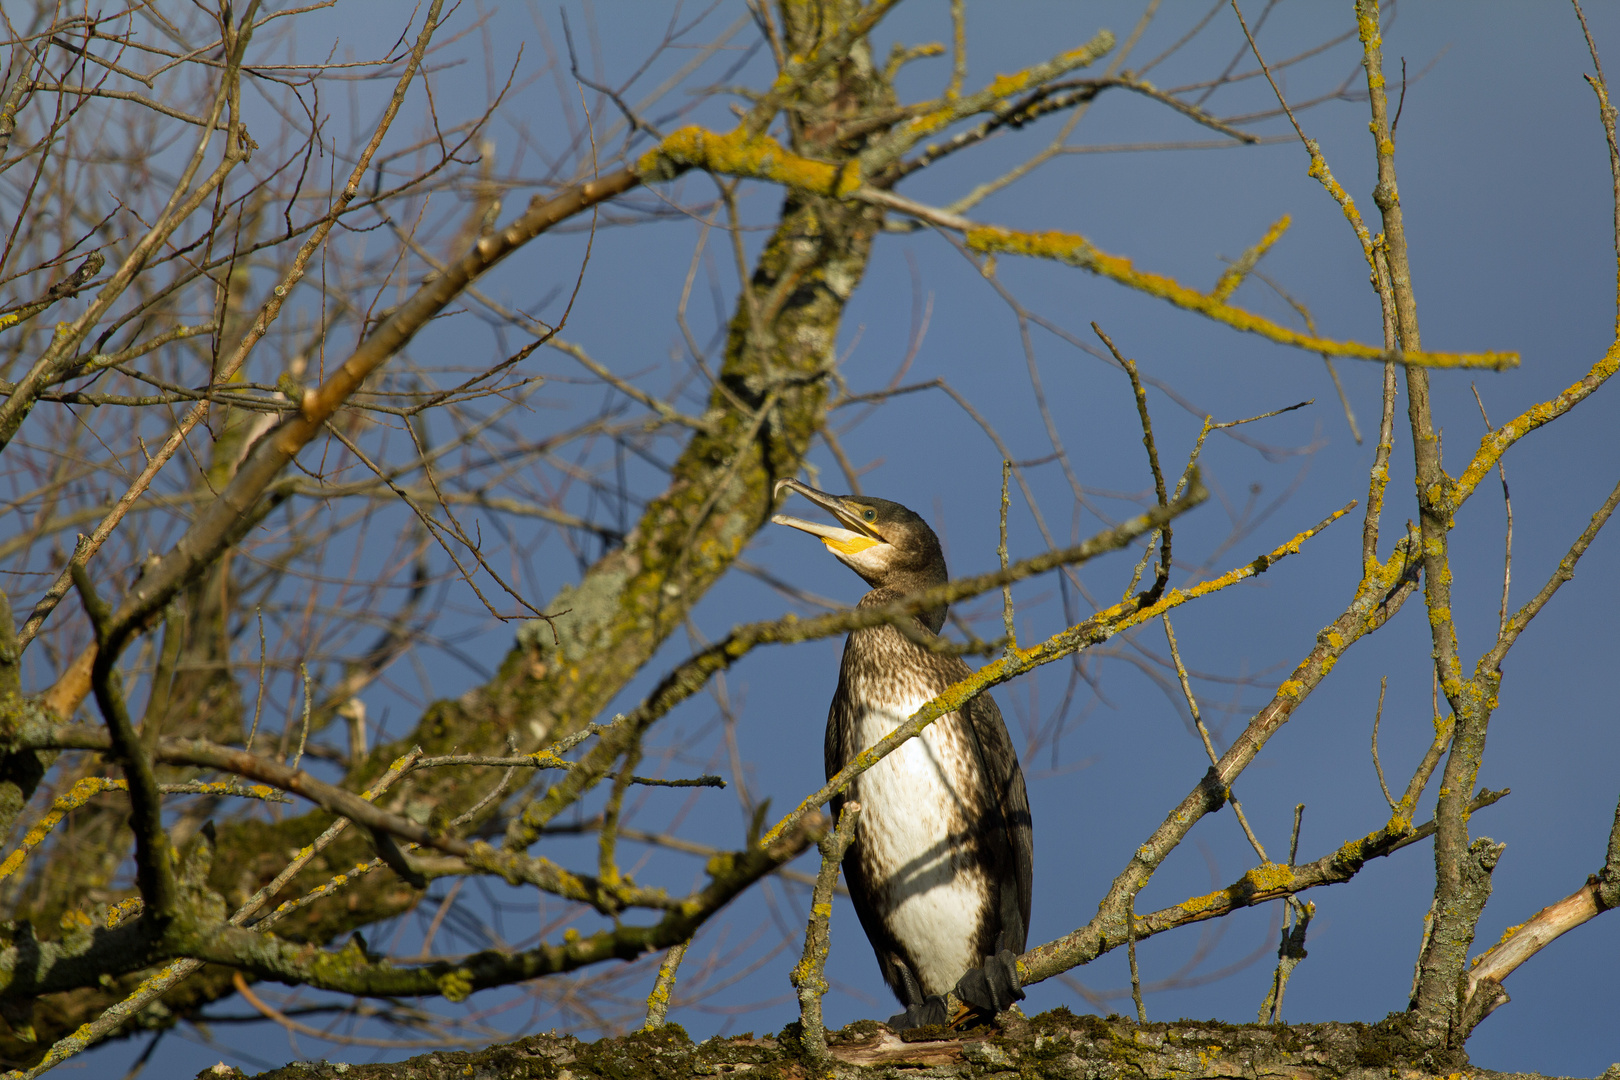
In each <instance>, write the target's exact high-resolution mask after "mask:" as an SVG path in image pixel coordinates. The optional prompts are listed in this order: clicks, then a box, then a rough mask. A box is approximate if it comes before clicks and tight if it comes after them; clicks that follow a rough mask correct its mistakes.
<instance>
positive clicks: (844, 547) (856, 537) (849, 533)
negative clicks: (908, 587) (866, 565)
mask: <svg viewBox="0 0 1620 1080" xmlns="http://www.w3.org/2000/svg"><path fill="white" fill-rule="evenodd" d="M783 488H787V489H788V490H790V491H797V492H798V493H799V494H800V495H803V496H804V497H805V498H807V499H809V500H810V501H811V502H813V503H815V504H816V505H817V506H819V507H821V508H822V509H823V510H826V511H827V512H828V513H830V514H832V515H833V517H835V518H837V519H838V520H839V521H840V522H841V523H842V524H843V525H845V526H847V528H840V527H839V526H837V525H823V524H822V523H821V522H819V521H806V520H805V519H804V518H796V517H789V516H788V515H787V514H774V515H772V517H771V522H772V524H775V525H788V526H791V527H793V528H795V529H798V530H800V531H801V532H807V533H809V534H810V535H811V536H814V537H816V538H818V539H819V540H820V541H821V542H822V543H823V544H826V545H827V549H828V550H829V551H833V552H838V553H840V554H844V555H854V554H856V553H857V552H861V551H865V550H866V549H867V548H871V547H876V546H877V545H879V544H882V543H885V542H886V541H884V539H883V537H881V536H879V535H878V533H877V531H876V530H875V529H873V528H871V527H870V526H868V525H867V524H866V523H865V522H863V521H862V520H861V518H860V514H859V513H858V512H856V511H855V510H853V509H851V508H850V507H848V506H847V505H846V500H844V499H842V498H840V497H839V496H837V495H829V494H827V493H826V492H825V491H817V490H816V489H815V488H813V487H811V486H810V485H808V484H801V483H799V481H797V480H792V479H788V480H778V481H777V482H776V489H775V491H774V492H773V494H777V495H780V494H781V492H782V489H783Z"/></svg>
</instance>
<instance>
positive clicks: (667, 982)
mask: <svg viewBox="0 0 1620 1080" xmlns="http://www.w3.org/2000/svg"><path fill="white" fill-rule="evenodd" d="M690 944H691V942H690V941H682V942H679V943H678V944H675V945H671V946H670V947H669V951H668V952H667V953H665V954H664V959H663V962H662V963H660V964H659V965H658V978H656V979H654V980H653V988H652V992H651V993H649V994H648V995H647V1019H646V1020H645V1021H644V1022H643V1023H642V1025H641V1030H643V1031H654V1030H656V1029H658V1028H661V1027H663V1026H664V1018H665V1017H667V1016H668V1015H669V1001H670V998H671V997H673V996H674V994H675V974H676V972H678V971H679V970H680V967H681V961H682V960H684V959H686V947H687V946H688V945H690Z"/></svg>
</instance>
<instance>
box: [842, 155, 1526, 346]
mask: <svg viewBox="0 0 1620 1080" xmlns="http://www.w3.org/2000/svg"><path fill="white" fill-rule="evenodd" d="M851 194H852V195H853V197H854V198H857V199H861V200H862V201H864V202H870V203H873V204H874V205H877V206H883V207H887V208H889V209H891V210H898V211H900V212H901V213H904V214H909V215H911V216H912V217H915V218H917V219H919V220H921V221H926V222H928V223H929V224H932V225H937V226H939V227H940V228H944V229H950V230H952V231H954V232H960V233H962V234H963V237H964V239H965V241H966V244H967V247H968V248H969V249H971V250H973V251H978V252H982V253H984V254H986V255H991V254H996V253H1005V254H1010V255H1028V256H1030V257H1032V258H1043V259H1053V260H1055V261H1057V262H1062V263H1067V264H1068V265H1070V266H1076V267H1079V268H1080V269H1082V270H1089V271H1091V272H1092V273H1094V274H1097V275H1098V276H1100V277H1105V278H1108V279H1109V280H1111V281H1115V282H1118V283H1119V284H1121V285H1124V286H1127V287H1128V288H1132V289H1136V290H1138V291H1139V292H1144V293H1147V294H1148V295H1149V296H1156V297H1158V298H1159V299H1161V300H1166V301H1168V302H1169V303H1171V304H1174V305H1175V306H1176V307H1179V308H1183V309H1185V310H1187V311H1194V312H1197V313H1198V314H1200V315H1203V316H1205V317H1206V318H1209V319H1213V320H1215V321H1216V322H1219V323H1224V324H1225V325H1227V326H1230V327H1232V328H1233V329H1234V330H1242V331H1245V332H1247V333H1251V334H1258V335H1260V336H1261V337H1263V338H1266V339H1267V340H1269V341H1275V342H1277V343H1279V344H1282V345H1292V346H1294V347H1296V348H1300V349H1307V350H1309V351H1311V352H1314V353H1324V354H1326V355H1328V356H1346V357H1351V358H1353V359H1358V360H1381V361H1391V362H1394V363H1397V364H1406V365H1409V366H1413V367H1433V368H1490V369H1493V370H1496V371H1501V370H1504V369H1506V368H1511V367H1517V366H1518V364H1519V354H1518V353H1515V352H1484V353H1449V352H1429V351H1419V350H1415V349H1414V350H1409V351H1402V350H1400V349H1394V350H1389V349H1385V348H1383V347H1382V346H1376V345H1363V344H1362V343H1360V342H1358V341H1334V340H1332V339H1331V338H1320V337H1316V336H1314V335H1311V334H1302V333H1300V332H1299V331H1297V330H1291V329H1289V328H1288V327H1286V326H1282V325H1280V324H1278V323H1275V322H1272V321H1271V320H1270V319H1267V318H1266V317H1265V316H1263V315H1256V314H1255V313H1253V312H1252V311H1245V310H1244V309H1243V308H1239V307H1233V306H1232V305H1231V304H1228V303H1227V302H1226V300H1225V298H1224V296H1222V295H1221V294H1220V293H1219V292H1218V291H1217V292H1209V293H1204V292H1199V291H1198V290H1197V289H1193V288H1189V287H1188V286H1186V285H1183V284H1181V283H1180V282H1178V281H1176V280H1175V279H1174V278H1169V277H1165V276H1164V275H1163V274H1154V273H1149V272H1147V271H1144V270H1138V269H1136V267H1135V266H1134V265H1133V264H1132V262H1131V260H1130V259H1127V258H1125V257H1124V256H1121V255H1110V254H1108V253H1107V252H1105V251H1102V250H1101V249H1099V248H1097V247H1096V246H1095V245H1093V244H1092V243H1091V241H1089V240H1087V239H1086V238H1085V237H1083V236H1081V235H1079V234H1078V233H1066V232H1059V231H1057V230H1044V231H1034V230H1023V229H1008V228H1003V227H1001V226H997V225H984V224H980V223H979V222H975V221H972V220H970V219H968V218H965V217H963V216H961V215H960V214H954V213H951V212H950V211H948V210H941V209H939V208H937V207H932V206H927V205H925V204H923V203H919V202H915V201H913V200H911V199H907V198H904V197H902V196H899V195H895V194H894V193H892V192H888V191H882V190H879V189H877V188H874V187H861V188H857V189H855V190H854V191H853V192H851Z"/></svg>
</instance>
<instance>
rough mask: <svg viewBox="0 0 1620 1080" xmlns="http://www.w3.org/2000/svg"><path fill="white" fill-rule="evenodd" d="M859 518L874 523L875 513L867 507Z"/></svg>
mask: <svg viewBox="0 0 1620 1080" xmlns="http://www.w3.org/2000/svg"><path fill="white" fill-rule="evenodd" d="M861 517H862V518H863V519H864V520H866V521H876V520H877V511H876V510H873V509H872V508H871V507H867V509H866V512H865V513H864V514H862V515H861Z"/></svg>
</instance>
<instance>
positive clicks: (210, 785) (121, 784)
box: [0, 776, 288, 881]
mask: <svg viewBox="0 0 1620 1080" xmlns="http://www.w3.org/2000/svg"><path fill="white" fill-rule="evenodd" d="M128 788H129V781H127V780H114V779H113V778H112V777H110V776H86V777H84V778H83V779H80V780H77V781H75V782H74V784H73V786H72V787H71V788H69V789H68V790H67V791H66V792H64V793H63V794H61V795H58V796H57V797H56V798H55V799H53V800H52V801H51V805H50V807H49V808H48V809H47V810H46V811H45V813H44V815H43V816H41V817H40V819H39V820H38V821H36V822H35V823H34V825H33V826H32V827H31V828H30V829H29V830H28V831H27V832H26V833H24V834H23V838H22V841H21V842H20V843H19V844H18V845H17V847H16V848H15V849H14V850H13V851H12V853H11V854H10V855H7V856H6V858H5V861H4V862H0V881H4V880H5V879H6V878H8V877H10V876H11V875H12V874H14V873H16V872H17V869H18V868H19V867H21V866H22V864H23V863H24V862H25V861H26V860H27V858H28V854H29V852H31V851H33V850H34V849H35V848H36V847H38V846H39V845H40V844H42V843H44V842H45V838H46V837H47V836H49V835H50V832H51V830H52V829H54V828H56V826H58V825H60V824H61V823H62V819H63V818H65V817H67V816H68V815H69V814H71V813H72V812H73V811H75V810H77V809H78V808H79V807H81V806H83V805H84V804H85V803H87V802H89V801H90V800H91V799H93V798H95V797H96V796H97V795H100V794H102V793H103V792H107V791H125V790H128ZM158 790H159V791H161V792H162V793H163V794H165V795H172V794H185V795H235V796H239V797H241V798H246V799H263V800H264V801H266V802H287V801H288V799H287V797H286V796H285V795H282V794H280V793H279V792H277V791H276V790H275V789H274V788H272V787H270V786H268V785H266V784H255V785H253V786H252V787H243V786H242V785H240V784H236V783H233V782H231V781H214V782H206V781H189V782H187V783H181V784H159V785H158Z"/></svg>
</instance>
